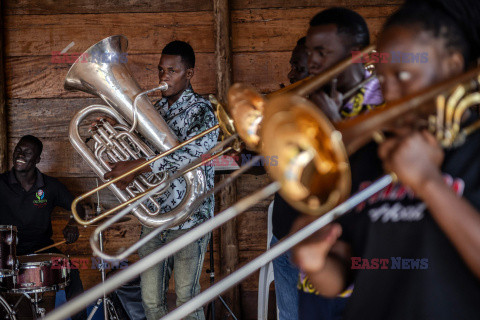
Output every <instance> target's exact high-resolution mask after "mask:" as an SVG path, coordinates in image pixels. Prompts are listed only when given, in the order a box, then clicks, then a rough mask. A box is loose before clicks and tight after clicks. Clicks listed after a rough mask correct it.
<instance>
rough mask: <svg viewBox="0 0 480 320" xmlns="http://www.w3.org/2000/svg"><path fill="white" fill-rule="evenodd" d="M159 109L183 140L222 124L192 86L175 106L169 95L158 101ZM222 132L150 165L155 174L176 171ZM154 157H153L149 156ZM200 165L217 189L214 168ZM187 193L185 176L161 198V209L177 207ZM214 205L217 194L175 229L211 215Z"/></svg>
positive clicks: (175, 228) (208, 182) (208, 104)
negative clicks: (167, 97)
mask: <svg viewBox="0 0 480 320" xmlns="http://www.w3.org/2000/svg"><path fill="white" fill-rule="evenodd" d="M155 108H156V109H157V111H158V112H159V113H160V115H161V116H162V117H163V119H164V120H165V122H166V123H167V124H168V126H169V127H170V128H171V129H172V131H173V133H174V134H175V135H176V136H177V138H178V140H179V141H180V142H182V141H185V140H188V139H190V138H192V137H194V136H196V135H197V134H199V133H201V132H203V131H205V130H207V129H209V128H211V127H213V126H215V125H216V124H217V123H218V122H217V118H216V117H215V114H214V112H213V108H212V106H211V104H210V102H209V101H208V100H206V99H204V98H203V97H202V96H200V95H198V94H196V93H195V92H193V89H192V88H191V87H190V88H188V89H187V90H185V91H184V92H183V93H182V95H181V96H180V98H178V100H177V101H175V102H174V103H173V104H172V105H171V106H169V105H168V102H167V99H166V98H162V99H160V100H159V101H157V103H155ZM218 133H219V132H218V130H215V131H213V132H211V133H209V134H207V135H206V136H204V137H202V138H200V139H197V140H195V141H194V142H192V143H190V144H188V145H186V146H185V147H183V148H181V149H179V150H177V151H176V152H174V153H172V154H170V155H168V156H166V157H163V158H161V159H159V160H157V161H155V162H153V163H152V164H151V165H150V168H151V169H152V171H153V172H155V173H159V172H168V173H169V174H172V173H174V172H175V171H177V170H178V169H180V168H182V167H185V166H186V165H188V164H189V163H190V162H192V161H194V160H196V159H197V158H199V157H201V156H202V154H204V153H206V152H207V151H208V150H210V149H211V148H213V147H214V146H215V145H216V143H217V140H218ZM151 158H153V157H150V158H147V159H151ZM200 168H201V170H203V172H204V174H205V177H206V185H207V189H208V190H209V189H211V188H213V184H214V176H215V171H214V167H213V166H211V165H207V166H202V167H200ZM185 193H186V183H185V180H184V179H183V178H179V179H176V180H174V181H173V182H172V184H171V185H170V187H169V189H168V190H167V191H166V192H165V193H163V194H162V195H161V196H160V197H159V198H158V199H157V201H158V203H159V204H160V206H161V209H160V212H161V213H165V212H169V211H171V210H172V209H174V208H175V207H176V206H177V205H178V204H179V203H180V202H181V201H182V199H183V197H184V196H185ZM214 205H215V203H214V196H213V195H212V196H210V197H209V198H207V199H205V201H204V202H203V203H202V205H201V206H199V207H198V209H197V210H196V211H195V213H194V214H192V216H191V218H190V219H189V220H187V221H185V222H184V223H182V224H181V225H179V226H177V227H174V228H171V229H172V230H178V229H189V228H192V227H194V226H195V225H197V224H199V223H201V222H203V221H205V220H207V219H209V218H211V217H212V216H213V210H214Z"/></svg>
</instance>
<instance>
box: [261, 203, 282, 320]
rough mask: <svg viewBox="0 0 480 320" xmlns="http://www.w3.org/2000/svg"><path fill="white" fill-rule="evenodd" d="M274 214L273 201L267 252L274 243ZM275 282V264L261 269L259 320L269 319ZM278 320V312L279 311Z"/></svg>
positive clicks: (268, 226)
mask: <svg viewBox="0 0 480 320" xmlns="http://www.w3.org/2000/svg"><path fill="white" fill-rule="evenodd" d="M272 212H273V201H272V202H271V203H270V205H269V206H268V224H267V250H268V249H270V242H271V241H272V236H273V233H272ZM272 282H273V263H272V262H269V263H268V264H266V265H264V266H263V267H262V268H260V276H259V279H258V312H257V314H258V320H267V317H268V295H269V293H270V290H269V288H270V284H271V283H272ZM277 319H278V310H277Z"/></svg>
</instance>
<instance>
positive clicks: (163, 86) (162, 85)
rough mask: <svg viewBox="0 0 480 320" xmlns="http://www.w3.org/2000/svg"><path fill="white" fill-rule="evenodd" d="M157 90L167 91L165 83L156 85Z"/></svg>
mask: <svg viewBox="0 0 480 320" xmlns="http://www.w3.org/2000/svg"><path fill="white" fill-rule="evenodd" d="M158 90H160V91H167V90H168V84H167V83H166V82H165V81H162V82H160V84H159V85H158Z"/></svg>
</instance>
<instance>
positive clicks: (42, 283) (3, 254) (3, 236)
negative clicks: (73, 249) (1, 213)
mask: <svg viewBox="0 0 480 320" xmlns="http://www.w3.org/2000/svg"><path fill="white" fill-rule="evenodd" d="M16 246H17V228H16V227H15V226H11V225H3V226H0V293H1V295H0V319H10V320H17V314H18V311H19V306H20V302H21V301H22V300H23V299H24V298H27V299H28V301H29V303H30V306H31V309H32V313H33V318H34V319H39V318H43V317H44V316H45V312H46V310H45V308H42V307H40V306H39V303H40V302H41V301H42V300H43V294H44V293H47V292H56V291H58V290H61V289H63V288H65V287H66V286H67V285H68V284H69V283H70V264H69V260H68V257H67V256H65V255H62V254H52V253H44V254H29V255H25V256H18V257H17V255H16ZM6 295H16V296H19V298H18V300H17V301H16V303H14V304H13V305H10V304H9V303H8V302H7V300H6V299H5V296H6Z"/></svg>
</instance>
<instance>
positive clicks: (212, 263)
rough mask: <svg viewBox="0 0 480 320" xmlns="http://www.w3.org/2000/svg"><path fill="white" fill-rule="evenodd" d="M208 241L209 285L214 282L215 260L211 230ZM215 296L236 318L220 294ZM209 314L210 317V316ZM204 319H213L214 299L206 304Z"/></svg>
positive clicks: (235, 318) (233, 316)
mask: <svg viewBox="0 0 480 320" xmlns="http://www.w3.org/2000/svg"><path fill="white" fill-rule="evenodd" d="M209 242H210V243H209V249H208V251H210V268H209V269H207V271H206V272H207V273H208V274H210V286H213V284H214V283H215V261H214V258H213V231H212V232H211V233H210V241H209ZM217 298H218V300H220V302H222V304H223V306H224V307H225V308H226V309H227V310H228V313H230V315H231V316H232V318H233V319H234V320H238V319H237V317H235V314H234V313H233V311H232V310H231V309H230V308H229V307H228V305H227V303H226V302H225V300H223V298H222V296H220V295H219V296H218V297H217ZM210 315H211V316H212V317H210ZM206 319H211V320H215V300H212V301H211V302H210V303H209V305H208V308H207V317H206Z"/></svg>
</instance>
